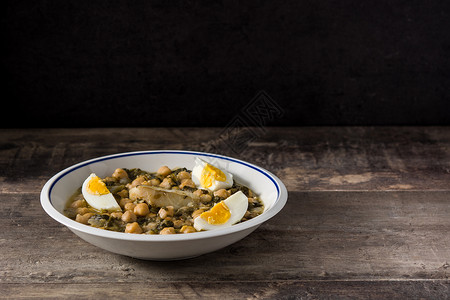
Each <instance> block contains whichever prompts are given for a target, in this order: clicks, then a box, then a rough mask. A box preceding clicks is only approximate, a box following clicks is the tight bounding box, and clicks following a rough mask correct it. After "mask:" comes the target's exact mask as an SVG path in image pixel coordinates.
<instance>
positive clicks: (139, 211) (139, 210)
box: [134, 203, 150, 217]
mask: <svg viewBox="0 0 450 300" xmlns="http://www.w3.org/2000/svg"><path fill="white" fill-rule="evenodd" d="M149 212H150V209H149V208H148V205H147V204H146V203H139V204H137V205H136V206H135V207H134V214H135V215H136V216H140V217H143V216H146V215H148V213H149Z"/></svg>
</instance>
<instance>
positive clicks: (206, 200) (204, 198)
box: [200, 194, 212, 203]
mask: <svg viewBox="0 0 450 300" xmlns="http://www.w3.org/2000/svg"><path fill="white" fill-rule="evenodd" d="M211 200H212V197H211V195H209V194H203V195H201V196H200V201H201V202H202V203H209V202H210V201H211Z"/></svg>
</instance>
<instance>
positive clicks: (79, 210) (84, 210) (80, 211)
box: [77, 207, 91, 215]
mask: <svg viewBox="0 0 450 300" xmlns="http://www.w3.org/2000/svg"><path fill="white" fill-rule="evenodd" d="M88 212H91V210H90V209H89V208H87V207H79V208H77V214H80V215H84V214H87V213H88Z"/></svg>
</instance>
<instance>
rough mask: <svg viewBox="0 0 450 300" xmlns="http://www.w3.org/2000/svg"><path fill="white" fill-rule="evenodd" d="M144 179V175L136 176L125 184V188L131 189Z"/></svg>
mask: <svg viewBox="0 0 450 300" xmlns="http://www.w3.org/2000/svg"><path fill="white" fill-rule="evenodd" d="M144 181H145V177H144V176H142V175H141V176H138V177H136V179H135V180H133V181H132V182H131V183H129V184H127V188H128V189H132V188H134V187H136V186H138V185H141V184H142V183H143V182H144Z"/></svg>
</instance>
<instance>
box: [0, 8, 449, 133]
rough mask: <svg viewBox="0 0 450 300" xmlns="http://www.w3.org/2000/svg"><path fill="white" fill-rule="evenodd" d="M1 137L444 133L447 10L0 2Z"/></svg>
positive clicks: (447, 88) (446, 102) (445, 117)
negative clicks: (248, 109)
mask: <svg viewBox="0 0 450 300" xmlns="http://www.w3.org/2000/svg"><path fill="white" fill-rule="evenodd" d="M3 3H4V4H3V5H5V8H4V9H3V17H2V35H3V38H2V44H3V47H2V48H3V50H4V53H3V55H2V60H1V61H2V62H1V63H2V69H3V72H4V74H5V75H6V79H4V80H3V94H4V96H3V97H2V98H4V99H6V101H3V105H2V106H3V109H2V112H3V113H2V115H3V116H2V118H1V120H2V121H1V124H0V125H1V126H0V127H3V128H7V127H29V126H33V127H108V126H224V125H226V124H228V123H229V122H230V120H232V119H233V118H234V117H235V116H236V115H239V113H240V111H241V109H242V107H243V106H245V105H247V104H248V103H249V102H250V101H252V99H253V98H254V97H255V96H256V95H257V94H258V92H260V91H265V92H266V93H267V95H269V96H270V97H271V99H273V100H274V101H275V102H276V104H277V105H279V107H281V108H282V109H283V111H284V113H283V115H282V117H279V118H275V119H273V120H272V121H271V122H270V124H268V125H280V126H287V125H449V124H450V106H449V101H450V59H449V54H450V5H449V3H450V2H449V1H386V0H384V1H361V0H358V1H313V0H311V1H304V0H300V1H242V2H241V1H239V2H238V1H226V2H220V1H219V2H217V1H202V2H197V1H179V2H174V1H129V0H128V1H6V2H3Z"/></svg>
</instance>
